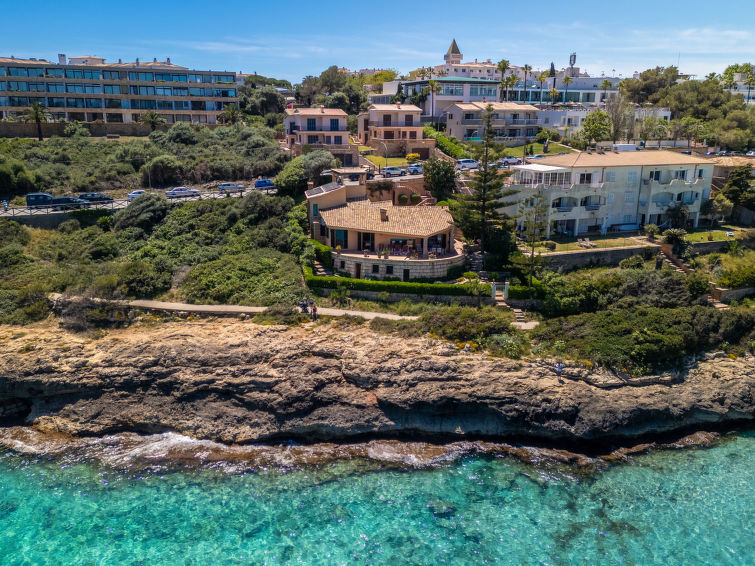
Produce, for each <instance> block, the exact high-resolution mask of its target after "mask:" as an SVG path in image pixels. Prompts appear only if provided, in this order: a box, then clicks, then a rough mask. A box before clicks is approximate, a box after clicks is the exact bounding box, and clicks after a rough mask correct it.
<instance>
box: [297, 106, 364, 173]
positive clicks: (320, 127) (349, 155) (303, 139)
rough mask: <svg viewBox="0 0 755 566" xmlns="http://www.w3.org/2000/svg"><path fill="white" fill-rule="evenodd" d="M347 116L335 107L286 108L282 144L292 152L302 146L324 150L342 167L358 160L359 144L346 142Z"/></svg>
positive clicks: (301, 148) (299, 152)
mask: <svg viewBox="0 0 755 566" xmlns="http://www.w3.org/2000/svg"><path fill="white" fill-rule="evenodd" d="M347 117H348V115H347V114H346V112H344V111H343V110H341V109H339V108H325V107H324V106H319V107H316V108H287V109H286V117H285V118H284V120H283V123H284V126H285V131H286V144H287V145H288V148H289V149H290V150H291V151H292V152H293V154H294V155H301V153H302V152H303V150H304V148H305V147H308V148H309V149H326V150H328V151H330V152H331V153H332V154H333V156H334V157H335V158H336V159H338V160H339V161H341V164H343V165H345V166H350V165H357V164H358V163H359V147H358V146H357V145H356V144H352V143H350V139H349V136H350V133H349V127H348V125H347V123H346V119H347Z"/></svg>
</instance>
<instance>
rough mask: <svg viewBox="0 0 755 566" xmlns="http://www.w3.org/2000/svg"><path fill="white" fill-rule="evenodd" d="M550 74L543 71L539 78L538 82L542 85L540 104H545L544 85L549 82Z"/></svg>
mask: <svg viewBox="0 0 755 566" xmlns="http://www.w3.org/2000/svg"><path fill="white" fill-rule="evenodd" d="M549 76H550V74H549V73H548V71H543V72H542V73H540V74H539V75H538V76H537V82H539V83H540V104H542V103H543V85H544V84H545V81H547V80H548V77H549Z"/></svg>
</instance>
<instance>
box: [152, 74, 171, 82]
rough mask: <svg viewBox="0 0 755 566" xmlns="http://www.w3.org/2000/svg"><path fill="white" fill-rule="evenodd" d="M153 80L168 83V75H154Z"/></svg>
mask: <svg viewBox="0 0 755 566" xmlns="http://www.w3.org/2000/svg"><path fill="white" fill-rule="evenodd" d="M155 80H156V81H169V80H170V73H155Z"/></svg>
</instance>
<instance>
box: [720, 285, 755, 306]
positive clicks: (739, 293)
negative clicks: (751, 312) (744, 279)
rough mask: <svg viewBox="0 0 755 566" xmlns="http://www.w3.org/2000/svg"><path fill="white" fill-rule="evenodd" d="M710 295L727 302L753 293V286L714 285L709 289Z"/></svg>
mask: <svg viewBox="0 0 755 566" xmlns="http://www.w3.org/2000/svg"><path fill="white" fill-rule="evenodd" d="M711 295H712V296H713V298H714V299H716V300H718V301H721V302H722V303H728V302H731V301H738V300H739V299H743V298H744V297H749V296H750V295H755V287H740V288H738V289H722V288H720V287H714V288H713V290H712V291H711Z"/></svg>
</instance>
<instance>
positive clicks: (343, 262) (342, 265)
mask: <svg viewBox="0 0 755 566" xmlns="http://www.w3.org/2000/svg"><path fill="white" fill-rule="evenodd" d="M345 268H346V262H345V261H344V260H341V269H345Z"/></svg>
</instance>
